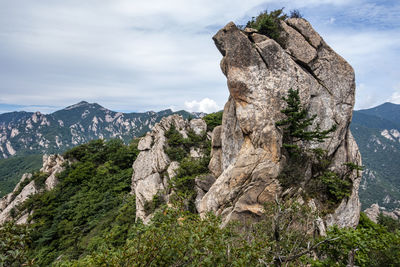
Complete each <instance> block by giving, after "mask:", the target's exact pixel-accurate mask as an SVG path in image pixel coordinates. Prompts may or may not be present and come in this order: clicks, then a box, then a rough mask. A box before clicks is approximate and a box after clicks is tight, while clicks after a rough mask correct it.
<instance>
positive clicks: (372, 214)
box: [364, 204, 381, 223]
mask: <svg viewBox="0 0 400 267" xmlns="http://www.w3.org/2000/svg"><path fill="white" fill-rule="evenodd" d="M364 213H365V215H367V217H368V218H369V219H370V220H371V221H373V222H374V223H378V216H379V214H380V213H381V212H380V210H379V205H378V204H372V205H371V207H369V208H368V209H366V210H364Z"/></svg>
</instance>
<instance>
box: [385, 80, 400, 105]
mask: <svg viewBox="0 0 400 267" xmlns="http://www.w3.org/2000/svg"><path fill="white" fill-rule="evenodd" d="M393 89H394V92H393V93H392V95H391V96H390V98H389V99H388V102H392V103H395V104H400V82H399V83H398V84H397V85H396V86H395V87H394V88H393Z"/></svg>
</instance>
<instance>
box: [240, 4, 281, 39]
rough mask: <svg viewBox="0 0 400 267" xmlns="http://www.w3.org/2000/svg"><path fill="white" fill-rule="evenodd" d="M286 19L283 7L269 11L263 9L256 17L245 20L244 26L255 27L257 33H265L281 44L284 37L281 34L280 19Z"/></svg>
mask: <svg viewBox="0 0 400 267" xmlns="http://www.w3.org/2000/svg"><path fill="white" fill-rule="evenodd" d="M286 19H287V15H286V14H285V13H284V12H283V8H281V9H276V10H274V11H271V12H268V10H265V11H264V12H261V13H260V14H259V15H258V16H257V17H252V18H251V20H249V21H248V22H247V25H246V27H249V28H253V29H256V30H257V31H258V32H259V33H261V34H265V35H267V36H268V37H270V38H272V39H274V40H275V41H277V42H278V43H279V44H281V45H283V44H284V43H285V38H284V37H283V36H282V34H281V33H282V31H283V30H282V26H281V21H282V20H286Z"/></svg>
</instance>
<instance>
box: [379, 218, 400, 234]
mask: <svg viewBox="0 0 400 267" xmlns="http://www.w3.org/2000/svg"><path fill="white" fill-rule="evenodd" d="M378 223H379V224H380V225H382V226H384V227H385V228H386V229H387V230H388V231H389V232H392V233H394V232H396V231H400V221H399V220H396V219H393V218H391V217H389V216H386V215H383V213H380V214H379V216H378Z"/></svg>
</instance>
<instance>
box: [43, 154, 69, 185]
mask: <svg viewBox="0 0 400 267" xmlns="http://www.w3.org/2000/svg"><path fill="white" fill-rule="evenodd" d="M63 164H64V158H63V157H62V156H60V155H58V154H55V155H43V167H42V168H41V169H40V171H41V172H44V173H46V174H49V177H47V179H46V181H45V185H46V188H45V189H46V190H52V189H54V187H56V185H57V184H58V180H57V177H56V174H58V173H60V172H62V171H63V170H64V169H65V168H64V167H63Z"/></svg>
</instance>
